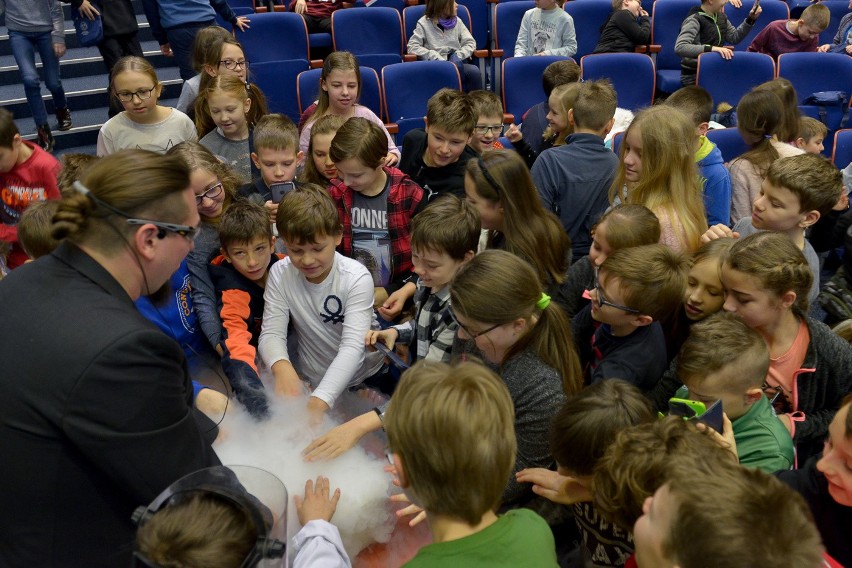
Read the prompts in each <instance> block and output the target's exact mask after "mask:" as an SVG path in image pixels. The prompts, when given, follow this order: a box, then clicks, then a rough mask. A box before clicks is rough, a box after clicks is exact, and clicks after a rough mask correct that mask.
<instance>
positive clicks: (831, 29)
mask: <svg viewBox="0 0 852 568" xmlns="http://www.w3.org/2000/svg"><path fill="white" fill-rule="evenodd" d="M820 4H822V5H823V6H825V7H826V8H828V11H829V12H830V13H831V20H830V21H829V22H828V27H827V28H825V30H823V32H822V33H821V34H819V44H820V45H823V44H826V43H832V42H833V41H834V36H835V35H836V34H837V28H838V26H839V25H840V20H841V19H842V18H843V16H845V15H846V14H847V13H848V12H849V2H847V1H846V0H823V1H822V2H820ZM762 17H763V16H761V18H762ZM841 43H842V42H841Z"/></svg>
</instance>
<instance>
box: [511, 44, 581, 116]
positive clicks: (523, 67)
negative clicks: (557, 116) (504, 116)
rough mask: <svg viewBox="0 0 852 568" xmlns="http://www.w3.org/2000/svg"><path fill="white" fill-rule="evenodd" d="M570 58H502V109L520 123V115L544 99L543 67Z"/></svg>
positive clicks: (552, 56) (553, 56) (548, 56)
mask: <svg viewBox="0 0 852 568" xmlns="http://www.w3.org/2000/svg"><path fill="white" fill-rule="evenodd" d="M565 59H570V58H568V57H558V56H555V55H540V56H537V57H510V58H509V59H505V60H503V68H502V73H501V77H502V79H503V85H502V88H501V92H502V93H503V110H504V111H505V112H508V113H511V114H513V115H514V116H515V122H516V123H520V122H521V117H522V116H523V115H524V113H525V112H527V110H529V108H530V107H532V106H533V105H537V104H538V103H540V102H542V101H543V100H545V98H546V97H545V96H544V87H542V85H541V76H542V75H543V74H544V70H545V68H546V67H547V66H548V65H550V64H551V63H553V62H555V61H563V60H565Z"/></svg>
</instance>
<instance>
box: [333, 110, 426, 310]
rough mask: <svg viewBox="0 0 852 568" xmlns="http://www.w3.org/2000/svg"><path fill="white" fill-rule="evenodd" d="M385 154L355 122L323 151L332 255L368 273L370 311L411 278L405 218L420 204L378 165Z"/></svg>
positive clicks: (381, 138) (395, 174)
mask: <svg viewBox="0 0 852 568" xmlns="http://www.w3.org/2000/svg"><path fill="white" fill-rule="evenodd" d="M386 155H387V152H386V146H385V134H384V132H383V131H382V129H381V128H380V127H378V126H376V124H375V123H373V122H371V121H369V120H367V119H366V118H360V117H353V118H350V119H349V120H347V121H346V122H345V123H344V124H343V126H341V127H340V130H338V131H337V134H335V136H334V139H333V140H332V141H331V149H330V151H329V156H330V157H331V160H332V161H333V162H334V165H335V167H336V168H337V171H338V176H339V177H340V179H335V180H332V181H331V187H330V188H329V192H330V194H331V197H332V199H334V201H335V205H336V206H337V211H338V214H339V215H340V221H341V223H343V238H342V240H341V242H339V243H338V250H339V251H340V253H341V254H343V255H344V256H348V257H350V258H355V259H356V260H358V261H359V262H361V263H362V264H364V265H365V266H366V267H367V268H368V269H369V270H370V273H371V275H372V277H373V286H374V287H375V291H374V298H375V300H374V301H375V305H376V306H381V305H382V304H383V303H384V302H385V300H387V298H388V294H390V293H392V292H395V291H396V290H397V289H399V288H400V287H401V286H402V285H403V284H404V283H405V281H406V280H408V278H409V277H410V276H411V242H410V235H411V232H410V231H411V218H412V217H413V216H414V215H415V213H417V211H418V210H419V208H420V203H421V202H423V190H422V189H421V188H420V186H418V185H417V184H416V183H414V182H413V181H411V178H409V177H408V176H407V175H405V174H404V173H402V172H401V171H399V170H398V169H396V168H391V167H388V166H384V165H383V164H384V163H385V158H386ZM424 204H425V202H424Z"/></svg>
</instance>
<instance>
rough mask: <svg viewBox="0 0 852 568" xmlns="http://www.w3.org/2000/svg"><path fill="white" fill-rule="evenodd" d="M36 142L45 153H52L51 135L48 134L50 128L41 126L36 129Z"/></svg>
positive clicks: (44, 125)
mask: <svg viewBox="0 0 852 568" xmlns="http://www.w3.org/2000/svg"><path fill="white" fill-rule="evenodd" d="M36 142H37V143H38V145H39V146H41V149H42V150H44V151H45V152H53V134H51V133H50V126H48V125H47V124H42V125H41V126H39V127H38V138H37V139H36Z"/></svg>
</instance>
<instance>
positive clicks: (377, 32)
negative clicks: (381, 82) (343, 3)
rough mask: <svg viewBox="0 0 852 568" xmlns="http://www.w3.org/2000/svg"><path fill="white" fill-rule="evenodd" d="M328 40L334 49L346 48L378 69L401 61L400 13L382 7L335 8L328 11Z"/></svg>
mask: <svg viewBox="0 0 852 568" xmlns="http://www.w3.org/2000/svg"><path fill="white" fill-rule="evenodd" d="M331 40H332V43H333V45H334V50H335V51H349V52H351V53H353V54H354V55H355V56H356V57H357V58H358V61H359V63H360V64H361V65H365V66H367V67H372V68H373V69H375V70H377V71H378V70H380V69H381V68H382V67H384V66H385V65H389V64H391V63H401V62H402V50H403V44H402V16H401V15H400V13H399V11H397V10H395V9H394V8H384V7H379V8H373V7H370V8H367V9H364V10H337V11H336V12H334V13H333V14H332V15H331Z"/></svg>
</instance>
